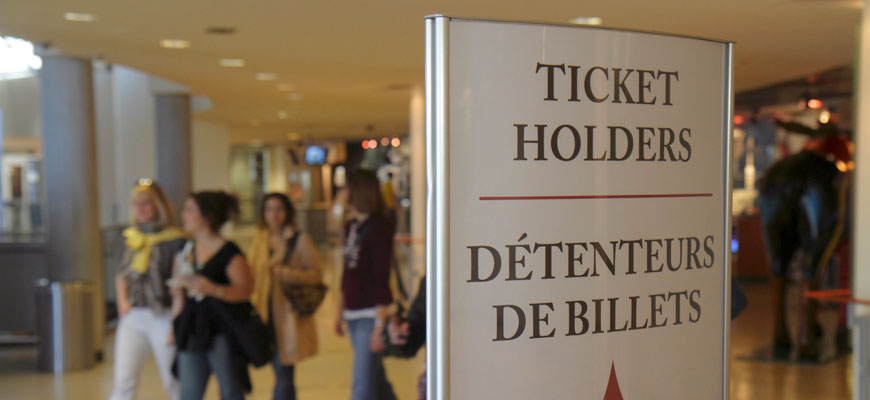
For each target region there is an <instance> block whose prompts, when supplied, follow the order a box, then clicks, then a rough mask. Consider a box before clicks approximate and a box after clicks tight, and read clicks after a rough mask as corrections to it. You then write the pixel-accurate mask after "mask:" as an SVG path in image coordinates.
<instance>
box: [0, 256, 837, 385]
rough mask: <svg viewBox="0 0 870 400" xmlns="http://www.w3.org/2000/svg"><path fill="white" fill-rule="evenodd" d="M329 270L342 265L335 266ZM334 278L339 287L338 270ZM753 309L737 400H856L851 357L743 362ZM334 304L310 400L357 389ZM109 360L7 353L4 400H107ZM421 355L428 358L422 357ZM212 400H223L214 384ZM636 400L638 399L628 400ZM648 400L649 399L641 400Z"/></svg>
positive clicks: (756, 309) (403, 363)
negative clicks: (89, 362)
mask: <svg viewBox="0 0 870 400" xmlns="http://www.w3.org/2000/svg"><path fill="white" fill-rule="evenodd" d="M327 265H335V263H334V262H331V263H327ZM327 276H328V277H329V278H328V279H330V280H332V281H333V282H331V285H330V286H331V287H336V285H335V282H334V280H335V279H336V278H335V271H334V267H330V268H329V271H328V274H327ZM746 289H747V292H748V294H749V298H750V306H749V308H748V309H747V310H746V312H745V313H744V314H743V315H741V316H740V317H739V318H738V319H737V320H736V321H735V322H734V323H733V326H732V339H733V340H732V357H731V358H732V371H731V373H732V380H731V395H732V396H731V399H733V400H749V399H794V400H804V399H806V400H810V399H812V400H834V399H837V400H846V399H850V398H851V397H850V389H849V384H848V377H849V376H850V374H851V371H850V369H851V359H850V357H848V356H844V357H841V358H838V359H836V360H834V361H833V362H830V363H828V364H825V365H793V364H785V363H766V362H754V361H746V360H743V359H741V356H745V355H747V354H749V353H752V352H753V351H754V350H756V349H758V348H760V347H762V346H764V345H765V344H767V343H768V342H769V338H770V332H771V322H770V319H771V308H770V306H769V299H770V289H769V286H767V285H765V284H750V285H747V286H746ZM334 309H335V304H334V301H333V299H332V298H327V302H326V303H325V304H324V305H323V309H322V311H321V312H319V313H318V314H319V315H318V322H319V334H320V339H321V350H320V354H318V356H316V357H315V358H313V359H310V360H307V361H305V362H303V363H302V364H301V365H300V366H299V367H298V372H297V385H298V388H299V398H301V399H303V400H333V399H336V400H341V399H347V398H348V393H349V384H350V365H351V351H350V347H349V345H348V342H347V340H346V339H345V338H338V337H336V336H335V334H333V333H332V331H331V325H332V324H331V323H332V321H333V319H332V318H333V316H334V315H335V314H334ZM109 347H110V354H109V356H110V358H109V361H108V362H104V363H102V364H100V365H99V366H97V367H96V368H93V369H91V370H89V371H85V372H76V373H69V374H65V375H60V376H53V375H50V374H43V373H39V372H36V370H35V367H34V365H35V351H34V350H33V349H32V348H27V347H13V348H6V349H3V348H0V398H2V399H71V400H72V399H76V400H77V399H105V398H107V397H108V395H109V392H110V390H111V386H112V383H111V380H112V364H111V361H110V360H111V346H109ZM421 353H422V352H421ZM422 365H423V357H422V354H420V355H418V358H417V359H415V360H396V359H390V360H388V361H387V374H388V376H389V377H390V380H391V381H392V383H393V385H394V387H395V389H396V392H397V394H398V396H399V398H400V399H404V400H412V399H415V398H416V397H415V385H416V382H417V378H418V376H419V374H420V372H421V371H422ZM253 381H254V392H253V393H252V394H251V396H250V397H249V398H250V399H268V398H270V390H271V386H272V382H273V378H272V371H271V369H270V368H268V367H266V368H263V369H260V370H255V371H253ZM139 392H140V396H139V398H140V399H143V400H149V399H162V398H164V396H163V393H162V390H161V386H160V382H159V379H158V378H157V371H156V369H155V368H154V366H153V364H150V363H149V365H148V366H147V367H146V370H145V372H144V374H143V379H142V384H141V388H140V391H139ZM207 398H208V399H217V398H218V396H217V391H216V387H215V385H214V382H212V385H211V387H210V388H209V394H208V396H207ZM627 400H637V399H627ZM642 400H649V399H642Z"/></svg>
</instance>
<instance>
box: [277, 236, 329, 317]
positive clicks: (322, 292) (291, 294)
mask: <svg viewBox="0 0 870 400" xmlns="http://www.w3.org/2000/svg"><path fill="white" fill-rule="evenodd" d="M298 239H299V234H298V233H297V234H295V235H293V237H291V238H290V239H289V240H287V250H286V252H285V254H284V264H285V265H289V264H290V257H291V256H292V255H293V252H295V251H296V242H297V240H298ZM326 290H327V286H326V285H324V284H323V283H314V284H311V283H288V284H282V285H281V292H282V293H284V297H286V298H287V300H289V301H290V304H291V305H293V310H294V311H296V313H297V314H299V316H300V317H307V316H309V315H312V314H314V312H315V311H317V308H318V307H320V304H321V303H323V298H324V297H326Z"/></svg>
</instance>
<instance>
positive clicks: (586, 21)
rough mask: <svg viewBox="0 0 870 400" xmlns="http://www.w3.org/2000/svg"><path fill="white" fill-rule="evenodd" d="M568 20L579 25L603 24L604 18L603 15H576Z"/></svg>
mask: <svg viewBox="0 0 870 400" xmlns="http://www.w3.org/2000/svg"><path fill="white" fill-rule="evenodd" d="M568 22H570V23H572V24H577V25H601V23H603V22H604V20H603V19H601V17H576V18H571V19H570V20H568Z"/></svg>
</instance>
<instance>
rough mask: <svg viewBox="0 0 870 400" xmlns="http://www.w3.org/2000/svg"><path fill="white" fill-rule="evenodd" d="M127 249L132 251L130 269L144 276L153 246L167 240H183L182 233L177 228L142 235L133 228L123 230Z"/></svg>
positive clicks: (142, 233)
mask: <svg viewBox="0 0 870 400" xmlns="http://www.w3.org/2000/svg"><path fill="white" fill-rule="evenodd" d="M124 238H125V239H126V245H127V248H128V249H130V250H132V251H133V258H132V259H131V260H130V269H132V270H133V271H136V272H138V273H139V274H144V273H145V272H147V271H148V264H150V261H151V250H152V249H154V246H155V245H157V244H160V243H162V242H166V241H169V240H175V239H181V238H184V232H182V231H181V230H180V229H178V228H166V229H164V230H162V231H160V232H158V233H144V232H142V231H140V230H139V229H137V228H135V227H132V226H131V227H129V228H127V229H125V230H124Z"/></svg>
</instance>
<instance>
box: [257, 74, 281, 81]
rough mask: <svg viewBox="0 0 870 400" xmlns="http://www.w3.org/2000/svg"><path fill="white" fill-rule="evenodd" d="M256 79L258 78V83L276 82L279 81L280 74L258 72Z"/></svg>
mask: <svg viewBox="0 0 870 400" xmlns="http://www.w3.org/2000/svg"><path fill="white" fill-rule="evenodd" d="M254 77H255V78H257V80H258V81H274V80H275V79H278V74H276V73H274V72H257V73H256V75H254Z"/></svg>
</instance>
